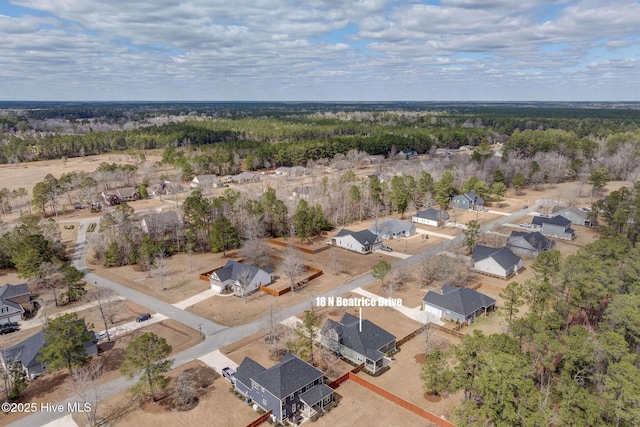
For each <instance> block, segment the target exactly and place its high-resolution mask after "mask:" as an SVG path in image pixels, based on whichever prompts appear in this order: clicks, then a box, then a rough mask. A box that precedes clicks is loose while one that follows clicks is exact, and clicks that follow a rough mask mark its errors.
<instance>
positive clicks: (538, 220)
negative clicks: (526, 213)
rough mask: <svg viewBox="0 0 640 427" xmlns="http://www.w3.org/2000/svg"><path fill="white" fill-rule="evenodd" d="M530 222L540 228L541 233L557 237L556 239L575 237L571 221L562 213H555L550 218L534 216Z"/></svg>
mask: <svg viewBox="0 0 640 427" xmlns="http://www.w3.org/2000/svg"><path fill="white" fill-rule="evenodd" d="M531 223H532V224H533V225H534V226H536V227H539V228H541V229H542V234H544V235H545V236H549V237H557V238H558V239H564V240H573V239H575V238H576V232H575V230H574V229H572V228H571V221H570V220H568V219H567V218H565V217H563V216H562V215H556V216H554V217H551V218H547V217H543V216H535V217H533V220H532V221H531Z"/></svg>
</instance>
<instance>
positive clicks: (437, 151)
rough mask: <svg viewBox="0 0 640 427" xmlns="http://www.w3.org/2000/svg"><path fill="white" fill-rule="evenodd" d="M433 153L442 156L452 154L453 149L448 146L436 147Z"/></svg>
mask: <svg viewBox="0 0 640 427" xmlns="http://www.w3.org/2000/svg"><path fill="white" fill-rule="evenodd" d="M433 154H434V155H436V156H440V157H444V156H450V155H452V154H453V151H452V150H451V149H450V148H436V149H435V151H434V152H433Z"/></svg>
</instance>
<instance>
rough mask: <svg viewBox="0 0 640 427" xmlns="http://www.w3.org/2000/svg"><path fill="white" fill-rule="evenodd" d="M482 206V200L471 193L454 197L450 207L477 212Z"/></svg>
mask: <svg viewBox="0 0 640 427" xmlns="http://www.w3.org/2000/svg"><path fill="white" fill-rule="evenodd" d="M483 206H484V199H483V198H482V197H480V196H478V195H477V194H476V193H474V192H473V191H470V192H468V193H464V194H460V195H458V196H454V197H453V198H452V199H451V207H452V208H455V209H464V210H474V211H479V210H481V209H482V207H483Z"/></svg>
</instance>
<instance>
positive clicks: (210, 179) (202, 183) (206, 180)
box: [191, 175, 225, 188]
mask: <svg viewBox="0 0 640 427" xmlns="http://www.w3.org/2000/svg"><path fill="white" fill-rule="evenodd" d="M224 186H225V183H224V182H223V181H222V180H221V179H220V177H218V175H196V176H195V177H194V178H193V179H192V180H191V188H198V187H200V188H221V187H224Z"/></svg>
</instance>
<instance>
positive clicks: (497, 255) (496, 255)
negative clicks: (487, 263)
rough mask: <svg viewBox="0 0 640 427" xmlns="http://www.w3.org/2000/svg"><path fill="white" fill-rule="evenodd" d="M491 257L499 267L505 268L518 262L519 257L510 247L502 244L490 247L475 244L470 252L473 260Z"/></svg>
mask: <svg viewBox="0 0 640 427" xmlns="http://www.w3.org/2000/svg"><path fill="white" fill-rule="evenodd" d="M489 257H491V258H493V259H494V260H495V261H496V262H497V263H498V264H499V265H500V267H502V268H504V269H505V270H506V269H508V268H510V267H513V266H514V265H516V264H518V263H519V262H520V260H521V258H520V257H519V256H518V255H516V254H514V253H513V252H512V251H511V249H509V248H508V247H506V246H504V247H502V248H499V249H498V248H492V247H490V246H483V245H476V247H475V248H474V249H473V253H472V254H471V259H472V260H473V261H474V262H477V261H481V260H483V259H485V258H489Z"/></svg>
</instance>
